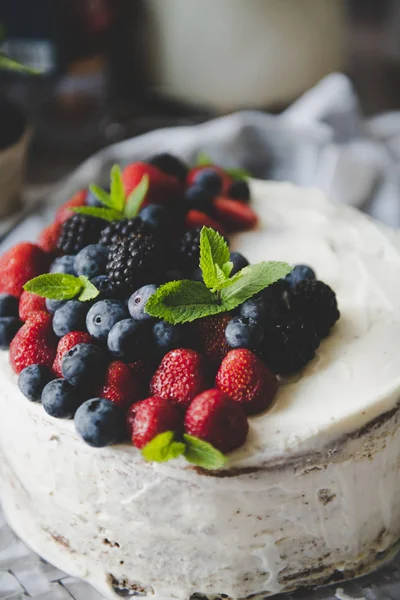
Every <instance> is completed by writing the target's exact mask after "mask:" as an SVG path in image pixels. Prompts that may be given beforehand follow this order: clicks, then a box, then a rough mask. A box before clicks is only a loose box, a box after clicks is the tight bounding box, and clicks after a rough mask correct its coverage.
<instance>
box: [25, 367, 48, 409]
mask: <svg viewBox="0 0 400 600" xmlns="http://www.w3.org/2000/svg"><path fill="white" fill-rule="evenodd" d="M53 379H54V375H53V373H52V371H51V370H50V369H49V368H48V367H44V366H43V365H29V367H25V369H23V370H22V371H21V373H20V374H19V377H18V387H19V389H20V390H21V392H22V393H23V395H24V396H25V398H28V400H30V401H31V402H40V401H41V398H42V392H43V388H44V386H45V385H47V384H48V383H49V381H52V380H53Z"/></svg>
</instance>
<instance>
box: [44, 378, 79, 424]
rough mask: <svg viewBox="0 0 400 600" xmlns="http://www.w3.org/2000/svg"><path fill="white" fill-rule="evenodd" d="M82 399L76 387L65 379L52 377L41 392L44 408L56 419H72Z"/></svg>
mask: <svg viewBox="0 0 400 600" xmlns="http://www.w3.org/2000/svg"><path fill="white" fill-rule="evenodd" d="M82 400H83V398H82V396H81V394H80V392H79V391H78V390H77V389H76V387H74V386H73V385H71V384H70V383H68V381H66V380H65V379H53V381H50V383H48V384H47V385H46V386H45V388H44V389H43V392H42V404H43V408H44V410H45V411H46V412H47V414H49V415H50V416H51V417H55V418H56V419H72V418H73V416H74V414H75V412H76V410H77V408H78V406H80V405H81V404H82Z"/></svg>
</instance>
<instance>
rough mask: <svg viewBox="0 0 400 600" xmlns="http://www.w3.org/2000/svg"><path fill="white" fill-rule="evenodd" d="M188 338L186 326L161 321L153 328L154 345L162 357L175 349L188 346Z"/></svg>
mask: <svg viewBox="0 0 400 600" xmlns="http://www.w3.org/2000/svg"><path fill="white" fill-rule="evenodd" d="M187 337H188V336H187V328H186V327H185V325H171V323H167V322H166V321H159V322H158V323H155V324H154V326H153V339H154V345H155V347H156V349H157V350H158V351H159V352H160V354H161V356H164V354H166V353H167V352H169V351H170V350H174V348H182V347H184V346H186V343H187Z"/></svg>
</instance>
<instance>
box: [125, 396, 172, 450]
mask: <svg viewBox="0 0 400 600" xmlns="http://www.w3.org/2000/svg"><path fill="white" fill-rule="evenodd" d="M128 429H130V431H131V435H132V443H133V444H134V445H135V446H136V448H139V449H141V448H144V446H146V444H148V443H149V442H151V440H152V439H153V438H155V437H156V436H157V435H159V434H160V433H164V431H177V432H181V431H182V417H181V415H180V412H179V410H178V409H177V408H176V406H174V405H173V404H171V403H170V402H168V400H164V399H163V398H157V397H151V398H146V400H142V402H138V404H137V405H136V406H135V408H134V409H133V410H132V409H131V410H130V411H129V414H128Z"/></svg>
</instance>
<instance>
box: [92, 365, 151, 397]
mask: <svg viewBox="0 0 400 600" xmlns="http://www.w3.org/2000/svg"><path fill="white" fill-rule="evenodd" d="M141 393H142V380H141V377H140V375H137V374H134V372H133V371H132V370H131V369H130V368H129V367H128V365H126V364H125V363H123V362H122V361H120V360H116V361H114V362H112V363H110V364H109V365H108V369H107V373H106V378H105V382H104V385H103V389H102V390H101V393H100V396H101V397H102V398H108V400H111V401H112V402H114V403H115V404H118V406H121V407H122V408H124V407H126V406H129V405H130V404H133V403H134V402H137V401H138V400H140V399H141V398H142V395H141Z"/></svg>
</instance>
